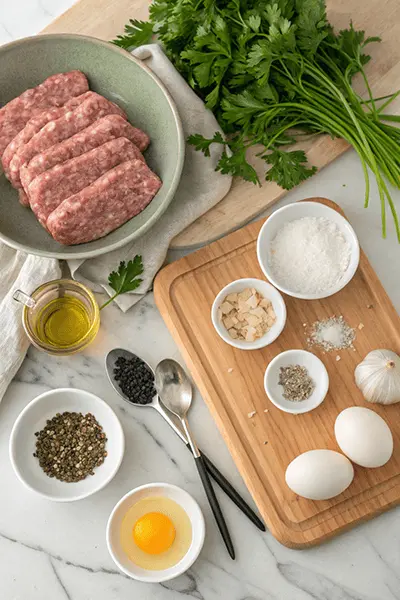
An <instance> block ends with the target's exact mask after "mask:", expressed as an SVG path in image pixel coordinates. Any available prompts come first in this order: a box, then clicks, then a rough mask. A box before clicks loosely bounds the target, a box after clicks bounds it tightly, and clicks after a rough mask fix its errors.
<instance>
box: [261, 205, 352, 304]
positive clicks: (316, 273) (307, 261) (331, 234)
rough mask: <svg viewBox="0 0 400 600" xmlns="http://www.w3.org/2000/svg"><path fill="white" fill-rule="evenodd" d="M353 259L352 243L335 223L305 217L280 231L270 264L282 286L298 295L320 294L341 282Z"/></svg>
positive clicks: (290, 223)
mask: <svg viewBox="0 0 400 600" xmlns="http://www.w3.org/2000/svg"><path fill="white" fill-rule="evenodd" d="M350 256H351V248H350V244H349V243H348V242H347V241H346V238H345V237H344V235H343V234H342V232H341V231H340V229H339V227H338V226H337V225H336V223H334V222H333V221H331V220H329V219H326V218H325V217H304V218H302V219H296V220H295V221H290V222H289V223H285V225H283V227H281V228H280V229H279V230H278V233H277V234H276V236H275V238H274V239H273V240H272V242H271V246H270V254H269V264H270V267H271V269H272V272H273V274H274V276H275V277H276V279H277V281H278V282H279V283H280V284H281V285H282V286H284V287H286V288H288V289H289V290H291V291H293V292H296V293H299V294H319V293H323V292H326V291H327V290H329V289H330V288H332V287H334V286H336V285H337V284H338V283H339V282H340V280H341V279H342V277H343V275H344V273H345V271H346V269H347V268H348V266H349V263H350Z"/></svg>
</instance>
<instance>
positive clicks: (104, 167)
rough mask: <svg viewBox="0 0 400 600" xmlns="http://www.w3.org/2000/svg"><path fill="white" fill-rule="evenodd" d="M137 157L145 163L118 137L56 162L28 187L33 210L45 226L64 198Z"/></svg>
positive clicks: (133, 146) (124, 140) (130, 143)
mask: <svg viewBox="0 0 400 600" xmlns="http://www.w3.org/2000/svg"><path fill="white" fill-rule="evenodd" d="M133 159H137V160H140V161H142V162H144V158H143V156H142V154H141V153H140V151H139V150H138V148H137V147H136V146H135V145H134V144H132V142H130V141H129V140H127V139H126V138H117V139H115V140H111V141H109V142H107V143H106V144H103V145H102V146H98V147H97V148H94V149H93V150H90V151H89V152H85V153H84V154H81V155H80V156H78V157H76V158H71V159H70V160H67V161H66V162H64V163H62V164H60V165H56V166H55V167H53V168H52V169H50V170H49V171H46V172H45V173H42V174H41V175H39V176H38V177H36V179H34V180H33V181H32V183H31V184H30V186H29V188H28V196H29V203H30V205H31V208H32V210H33V212H34V213H35V215H36V217H37V218H38V220H39V221H40V223H41V224H42V225H43V226H44V227H45V226H46V222H47V218H48V216H49V215H50V213H52V212H53V210H55V209H56V208H57V206H59V205H60V204H61V202H62V201H63V200H65V199H66V198H69V197H70V196H72V195H73V194H77V193H78V192H80V191H81V190H83V189H84V188H85V187H87V186H88V185H90V184H91V183H93V182H94V181H96V179H98V178H99V177H101V175H104V173H107V171H109V170H110V169H112V168H113V167H116V166H117V165H119V164H120V163H123V162H126V161H128V160H133Z"/></svg>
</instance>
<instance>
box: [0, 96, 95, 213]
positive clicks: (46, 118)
mask: <svg viewBox="0 0 400 600" xmlns="http://www.w3.org/2000/svg"><path fill="white" fill-rule="evenodd" d="M88 97H90V92H85V93H84V94H81V95H80V96H75V97H74V98H71V100H68V102H67V103H66V104H64V106H61V107H60V108H50V109H49V110H45V111H43V112H41V113H39V114H38V115H37V116H36V117H33V118H32V119H29V121H28V122H27V123H26V125H25V127H24V128H23V129H21V131H20V132H19V133H18V134H17V135H16V136H15V138H14V139H13V140H12V141H11V142H10V143H9V144H8V146H7V148H6V149H5V150H4V153H3V156H2V159H1V161H2V164H3V169H4V173H5V175H6V177H7V178H8V179H10V163H11V161H12V159H13V157H14V155H15V153H16V152H17V150H18V149H19V148H21V147H22V146H23V145H25V144H27V143H28V142H29V140H31V139H32V138H33V136H34V135H35V134H36V133H38V132H39V131H40V130H41V129H42V128H43V127H44V126H45V125H47V123H49V122H50V121H55V120H56V119H59V118H60V117H62V116H63V115H65V114H66V113H67V112H68V111H71V110H73V109H74V108H76V107H77V106H79V105H80V104H82V102H84V101H85V100H86V99H87V98H88ZM19 201H20V202H21V204H23V205H24V206H29V200H28V196H27V195H26V193H25V191H24V190H23V189H20V190H19Z"/></svg>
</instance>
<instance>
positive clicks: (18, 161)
mask: <svg viewBox="0 0 400 600" xmlns="http://www.w3.org/2000/svg"><path fill="white" fill-rule="evenodd" d="M87 96H88V97H87V98H86V100H85V101H84V102H82V104H80V105H79V106H77V107H76V108H75V109H74V110H71V111H68V112H67V113H65V115H63V116H62V117H60V118H59V119H56V120H55V121H50V122H49V123H47V125H45V126H44V127H42V129H41V130H40V131H38V133H36V134H35V135H34V136H33V137H32V138H31V139H30V140H29V142H28V143H27V144H24V145H23V146H21V147H20V148H19V149H18V150H17V152H16V153H15V154H14V156H13V159H12V161H11V163H10V171H9V172H10V181H11V183H12V185H13V186H14V187H15V188H21V187H22V184H21V181H20V177H19V170H20V168H21V167H22V166H23V165H24V164H26V163H28V162H29V161H30V160H31V159H32V158H33V157H34V156H35V155H36V154H39V152H43V150H46V149H47V148H50V147H51V146H53V145H54V144H57V143H58V142H61V141H62V140H65V139H67V138H70V137H71V136H73V135H74V134H75V133H77V132H78V131H81V130H82V129H85V128H86V127H88V125H90V124H91V123H93V122H94V121H96V120H97V119H99V118H100V117H103V116H105V115H108V114H118V115H121V116H122V117H125V118H126V115H125V113H124V112H123V111H122V110H121V109H120V108H119V106H117V105H116V104H114V103H113V102H110V101H109V100H107V99H106V98H103V96H100V95H99V94H96V92H88V95H87Z"/></svg>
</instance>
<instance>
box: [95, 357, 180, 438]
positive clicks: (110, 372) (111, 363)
mask: <svg viewBox="0 0 400 600" xmlns="http://www.w3.org/2000/svg"><path fill="white" fill-rule="evenodd" d="M120 357H122V358H125V359H126V360H130V359H132V358H138V359H139V360H141V361H143V362H144V364H145V365H146V366H147V368H148V369H149V370H150V371H151V372H152V373H153V375H155V373H154V370H153V369H152V368H151V366H150V365H149V364H148V363H147V362H146V361H145V360H143V358H141V357H140V356H137V354H134V353H133V352H130V351H129V350H125V349H124V348H114V349H113V350H110V352H109V353H108V354H107V356H106V371H107V377H108V380H109V382H110V383H111V385H112V387H113V388H114V390H115V391H116V392H117V394H118V395H119V396H121V398H123V399H124V400H125V401H126V402H128V403H129V404H130V405H131V406H135V407H136V406H137V407H138V408H154V409H155V410H156V411H157V412H158V413H159V414H160V415H161V416H162V417H163V419H165V420H166V421H167V423H168V424H169V425H170V426H171V427H172V429H173V430H174V431H175V433H176V434H177V435H178V436H179V437H180V438H181V440H182V441H183V442H185V444H187V443H188V440H187V438H186V435H185V433H184V431H183V428H182V426H181V424H180V422H179V419H177V418H176V417H175V415H173V414H171V413H170V412H169V411H168V410H167V409H166V408H165V407H164V406H163V405H162V404H161V402H160V398H159V396H158V394H157V393H156V394H154V396H153V398H152V400H151V402H148V403H147V404H139V403H138V402H132V401H131V400H130V399H129V397H128V396H127V395H126V394H124V392H123V391H122V390H121V388H120V386H119V384H118V381H116V379H115V375H114V369H115V363H116V362H117V359H118V358H120Z"/></svg>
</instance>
